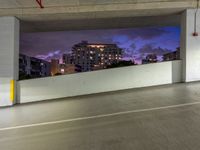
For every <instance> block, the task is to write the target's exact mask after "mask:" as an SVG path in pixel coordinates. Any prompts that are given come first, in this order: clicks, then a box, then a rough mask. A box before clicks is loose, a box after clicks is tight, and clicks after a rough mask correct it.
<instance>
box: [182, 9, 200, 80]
mask: <svg viewBox="0 0 200 150" xmlns="http://www.w3.org/2000/svg"><path fill="white" fill-rule="evenodd" d="M194 14H195V9H188V10H186V11H185V12H184V13H183V14H182V21H181V31H182V33H181V58H182V61H183V81H185V82H189V81H198V80H200V11H199V12H198V14H197V32H198V33H199V36H197V37H194V36H192V34H193V32H194Z"/></svg>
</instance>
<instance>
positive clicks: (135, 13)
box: [0, 0, 197, 32]
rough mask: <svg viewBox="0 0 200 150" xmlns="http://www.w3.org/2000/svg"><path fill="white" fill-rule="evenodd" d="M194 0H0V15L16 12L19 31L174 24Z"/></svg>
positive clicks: (194, 3) (193, 3)
mask: <svg viewBox="0 0 200 150" xmlns="http://www.w3.org/2000/svg"><path fill="white" fill-rule="evenodd" d="M196 4H197V0H43V5H44V7H45V8H44V9H40V8H39V6H38V4H37V3H36V1H35V0H0V16H16V17H17V18H19V19H20V20H21V23H22V26H21V29H22V31H23V32H35V31H51V30H70V29H72V30H78V29H94V28H118V27H132V26H141V25H143V26H146V25H152V24H155V25H164V24H165V25H177V24H178V23H179V21H180V16H179V14H180V13H181V12H182V11H183V10H185V9H187V8H195V7H196Z"/></svg>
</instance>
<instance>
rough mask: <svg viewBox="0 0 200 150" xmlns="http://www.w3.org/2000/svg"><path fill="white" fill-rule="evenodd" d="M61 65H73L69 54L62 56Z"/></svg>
mask: <svg viewBox="0 0 200 150" xmlns="http://www.w3.org/2000/svg"><path fill="white" fill-rule="evenodd" d="M63 63H64V64H73V58H72V55H71V54H63Z"/></svg>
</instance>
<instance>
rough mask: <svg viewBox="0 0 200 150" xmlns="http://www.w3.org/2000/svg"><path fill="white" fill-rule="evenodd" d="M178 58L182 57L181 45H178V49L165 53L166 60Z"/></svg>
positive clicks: (164, 58)
mask: <svg viewBox="0 0 200 150" xmlns="http://www.w3.org/2000/svg"><path fill="white" fill-rule="evenodd" d="M177 59H180V47H178V48H177V49H176V51H173V52H170V53H166V54H164V55H163V60H164V61H169V60H177Z"/></svg>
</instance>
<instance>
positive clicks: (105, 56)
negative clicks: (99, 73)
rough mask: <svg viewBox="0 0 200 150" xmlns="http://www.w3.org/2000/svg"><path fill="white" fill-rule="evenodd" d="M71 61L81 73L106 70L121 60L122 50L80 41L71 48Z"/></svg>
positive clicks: (111, 46)
mask: <svg viewBox="0 0 200 150" xmlns="http://www.w3.org/2000/svg"><path fill="white" fill-rule="evenodd" d="M72 59H73V63H74V64H75V65H78V66H80V67H81V71H92V70H97V69H103V68H106V67H107V66H108V65H111V64H113V63H118V62H119V61H120V60H121V59H122V49H121V48H119V47H118V46H117V45H116V44H99V43H88V42H87V41H82V42H81V43H78V44H76V45H74V46H73V47H72Z"/></svg>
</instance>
